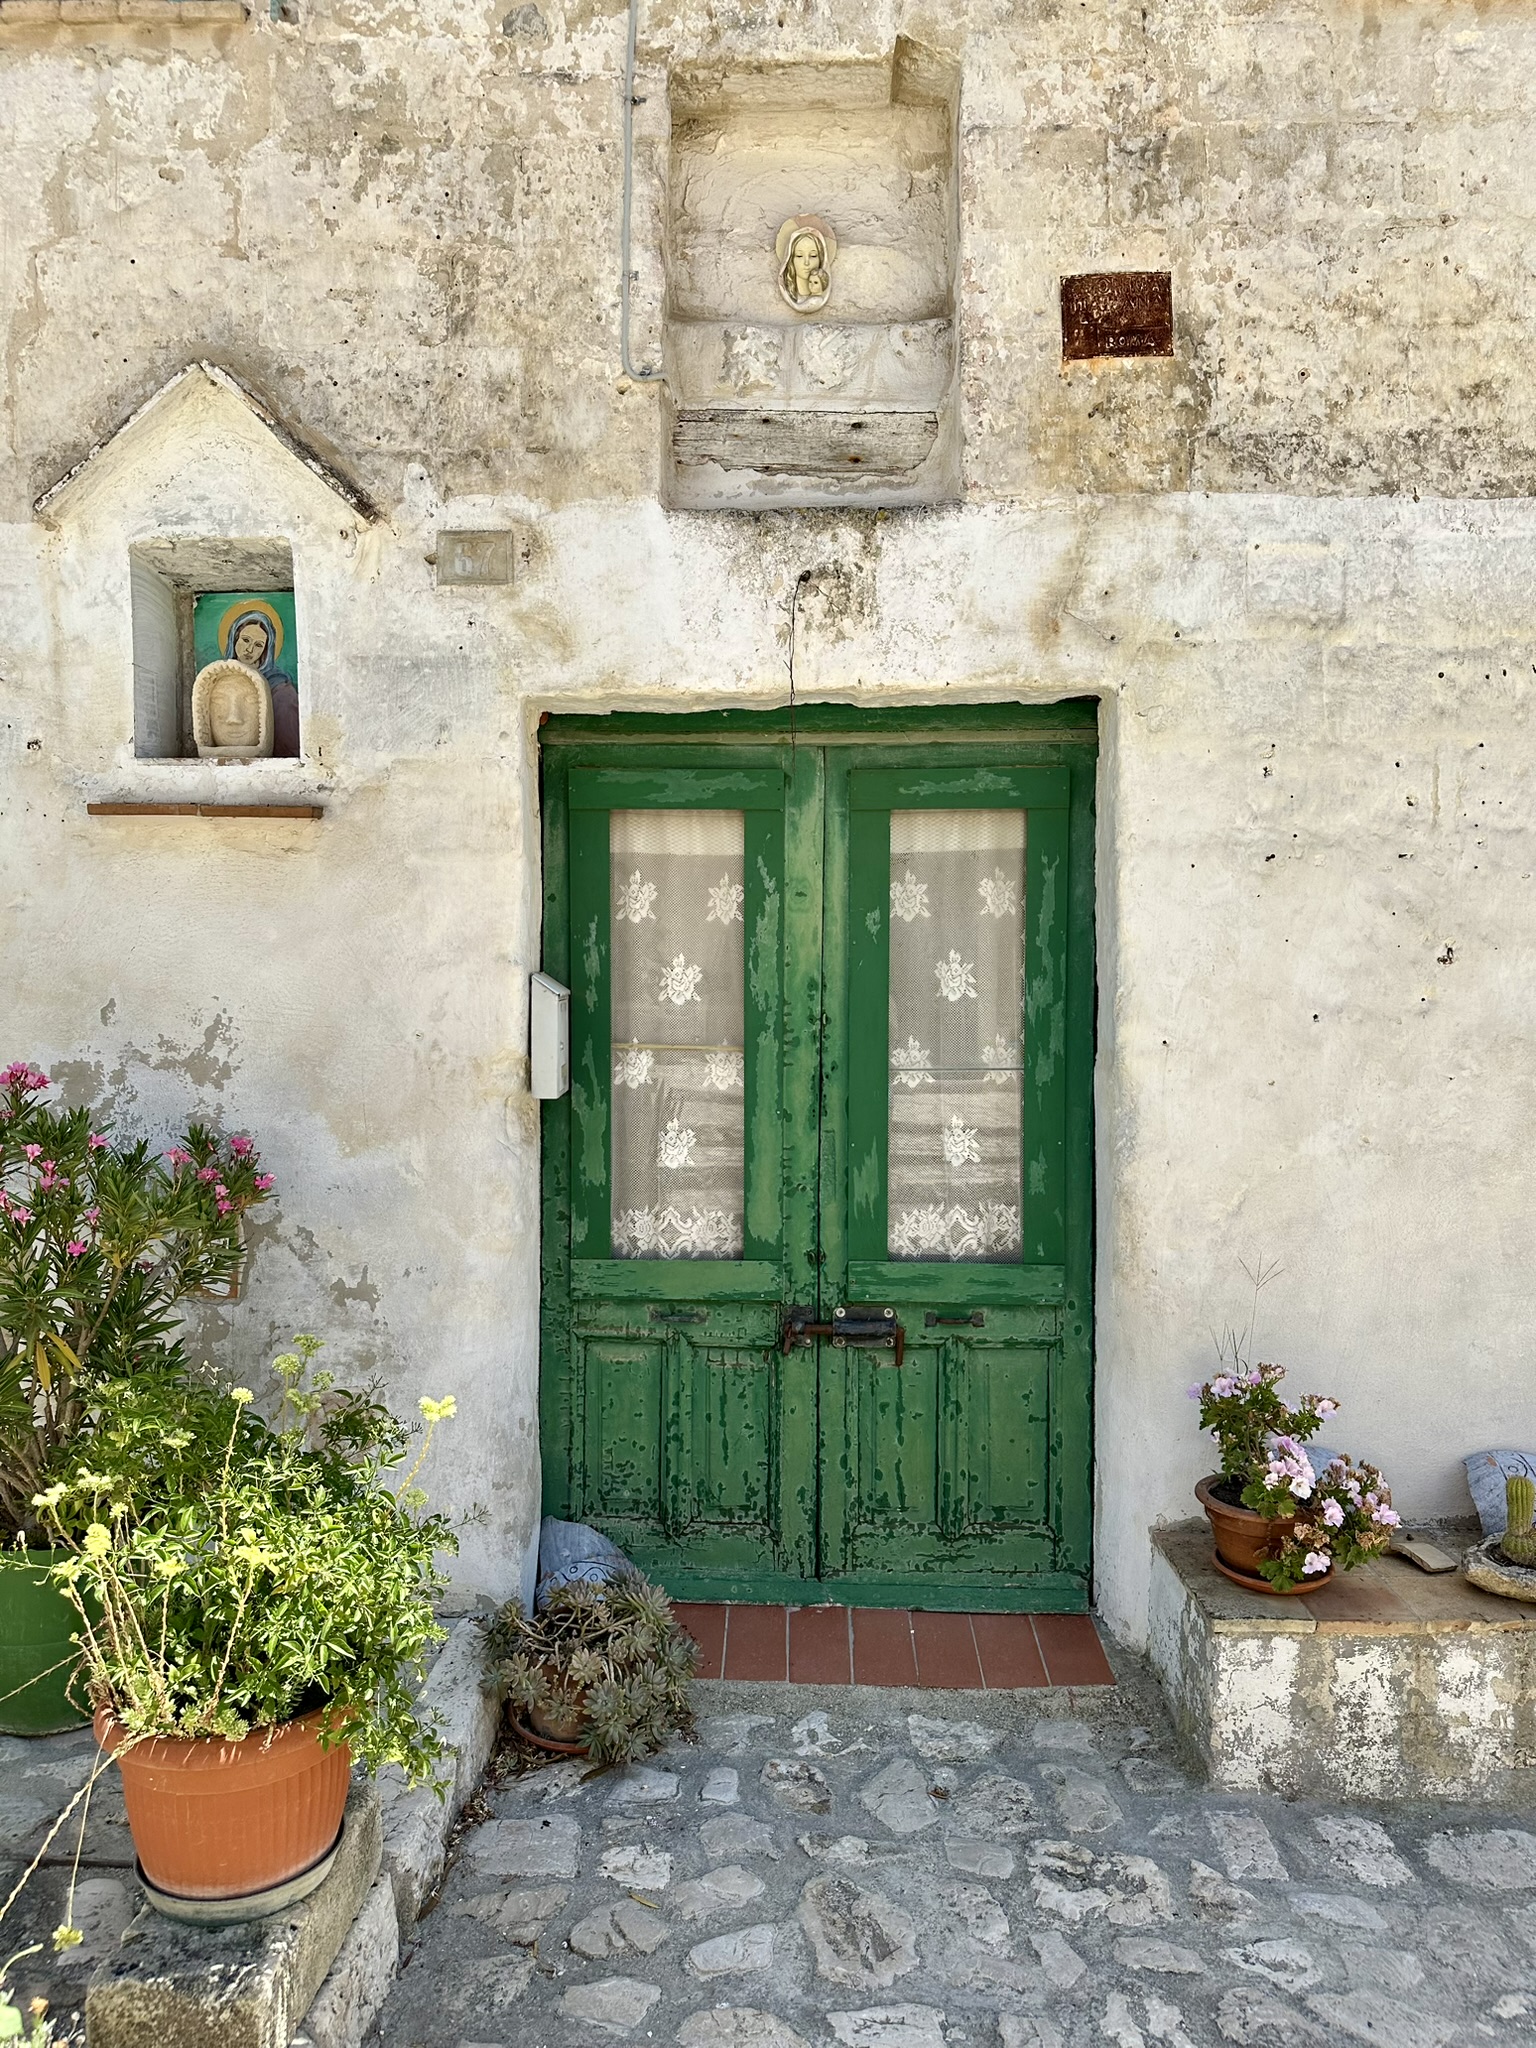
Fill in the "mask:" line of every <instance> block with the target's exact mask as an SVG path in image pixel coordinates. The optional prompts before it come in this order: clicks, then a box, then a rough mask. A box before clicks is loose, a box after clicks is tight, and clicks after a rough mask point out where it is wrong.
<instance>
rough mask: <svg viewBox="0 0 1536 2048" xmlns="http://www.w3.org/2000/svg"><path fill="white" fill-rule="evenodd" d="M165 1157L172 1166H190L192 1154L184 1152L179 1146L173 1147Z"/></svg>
mask: <svg viewBox="0 0 1536 2048" xmlns="http://www.w3.org/2000/svg"><path fill="white" fill-rule="evenodd" d="M165 1156H166V1158H167V1159H169V1161H170V1162H171V1164H172V1166H190V1165H191V1164H192V1154H191V1153H190V1152H184V1151H183V1150H182V1148H181V1147H180V1145H173V1146H172V1147H171V1149H170V1151H169V1152H167V1153H166V1155H165Z"/></svg>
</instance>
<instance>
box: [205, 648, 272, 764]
mask: <svg viewBox="0 0 1536 2048" xmlns="http://www.w3.org/2000/svg"><path fill="white" fill-rule="evenodd" d="M192 737H193V739H194V740H195V741H196V743H197V752H198V757H199V759H200V760H204V761H209V760H219V761H259V760H264V759H265V758H266V756H267V755H268V754H270V753H271V752H272V743H273V729H272V686H271V684H270V683H269V682H268V681H267V679H266V677H265V676H264V675H263V674H262V672H261V670H260V669H259V668H253V667H252V665H251V664H250V663H249V662H248V661H237V660H234V659H232V658H226V659H224V660H221V661H210V662H209V663H208V665H207V667H206V668H201V669H199V670H198V672H197V676H196V678H195V680H194V682H193V684H192Z"/></svg>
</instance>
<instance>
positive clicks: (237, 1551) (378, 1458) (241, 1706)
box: [36, 1337, 457, 1780]
mask: <svg viewBox="0 0 1536 2048" xmlns="http://www.w3.org/2000/svg"><path fill="white" fill-rule="evenodd" d="M319 1349H320V1345H319V1343H318V1341H317V1340H316V1339H314V1338H312V1337H303V1338H299V1339H296V1340H295V1349H294V1350H293V1351H292V1352H289V1353H285V1354H284V1356H283V1357H281V1358H279V1359H278V1360H276V1361H275V1370H276V1374H277V1378H278V1380H279V1382H280V1384H281V1386H282V1388H283V1396H282V1408H281V1411H280V1413H279V1416H278V1421H277V1423H276V1424H273V1423H269V1422H267V1421H266V1420H264V1419H263V1418H262V1416H261V1415H260V1414H259V1413H258V1412H257V1411H256V1406H255V1403H254V1401H253V1398H252V1395H251V1393H250V1390H249V1389H247V1388H244V1387H236V1388H234V1389H233V1390H232V1391H231V1392H229V1393H226V1394H218V1395H212V1394H211V1395H210V1396H209V1397H208V1398H209V1400H210V1401H211V1402H212V1404H213V1407H214V1409H215V1410H216V1412H217V1415H218V1418H219V1425H220V1426H219V1431H218V1435H217V1438H215V1435H214V1432H213V1431H212V1430H211V1429H208V1428H205V1427H203V1426H201V1425H199V1426H198V1427H197V1428H196V1429H195V1430H193V1431H192V1432H191V1436H192V1444H191V1446H190V1447H189V1448H185V1449H183V1451H182V1452H181V1453H179V1454H178V1456H179V1458H180V1464H179V1467H178V1477H177V1485H176V1488H175V1489H174V1491H171V1490H169V1489H167V1488H165V1487H164V1485H163V1484H162V1483H161V1482H160V1480H159V1478H158V1476H157V1473H156V1470H155V1463H156V1460H155V1455H154V1447H153V1444H152V1443H151V1442H149V1441H147V1435H148V1433H149V1432H150V1431H151V1430H152V1428H153V1426H154V1425H153V1420H152V1418H151V1417H149V1416H148V1415H141V1416H139V1417H137V1418H135V1419H133V1420H131V1421H130V1422H129V1423H128V1424H127V1425H126V1426H123V1425H119V1426H118V1427H117V1428H116V1429H115V1431H114V1432H112V1433H111V1436H110V1441H109V1442H108V1443H106V1444H105V1445H104V1444H102V1443H101V1442H98V1443H96V1444H95V1445H93V1456H92V1460H91V1463H90V1465H89V1466H82V1467H80V1468H78V1469H77V1470H76V1471H75V1472H74V1473H73V1474H72V1475H70V1477H69V1478H67V1479H66V1480H64V1481H61V1482H56V1483H55V1485H54V1486H53V1487H51V1488H48V1489H45V1490H44V1491H43V1492H41V1493H39V1494H38V1496H37V1497H36V1506H37V1509H38V1512H39V1513H40V1514H41V1515H43V1516H44V1517H45V1518H47V1519H48V1520H49V1521H50V1522H51V1523H52V1524H53V1527H54V1530H55V1532H56V1537H57V1540H58V1542H59V1543H60V1545H61V1547H67V1548H68V1549H69V1550H70V1553H71V1554H70V1556H69V1558H68V1559H67V1560H66V1561H65V1562H64V1563H62V1564H60V1565H59V1566H57V1567H56V1568H55V1575H56V1577H57V1578H58V1579H59V1581H60V1583H61V1584H62V1585H63V1586H64V1587H65V1588H66V1590H67V1591H68V1593H69V1594H70V1596H71V1598H72V1599H73V1600H74V1603H75V1606H76V1609H77V1611H78V1614H79V1619H80V1640H81V1643H82V1645H83V1649H84V1656H85V1666H86V1676H87V1682H88V1684H89V1687H90V1690H91V1694H92V1697H93V1699H94V1700H95V1701H96V1703H97V1704H98V1705H105V1706H108V1707H109V1708H110V1709H111V1711H112V1713H113V1715H114V1716H115V1718H116V1719H117V1721H118V1722H119V1723H120V1724H121V1727H122V1729H123V1731H124V1733H125V1734H126V1735H127V1736H128V1737H129V1738H130V1739H131V1738H144V1737H149V1736H159V1735H165V1736H200V1735H206V1736H222V1737H225V1738H226V1739H236V1740H238V1739H239V1738H240V1737H242V1736H244V1735H246V1734H248V1733H249V1732H250V1731H251V1730H252V1729H253V1728H258V1727H265V1726H270V1725H272V1724H275V1723H280V1722H283V1721H287V1720H291V1719H293V1718H295V1717H296V1716H297V1715H299V1714H302V1713H306V1712H309V1711H311V1710H313V1709H315V1708H317V1707H321V1706H328V1707H329V1708H331V1709H332V1712H331V1714H330V1716H329V1718H328V1722H327V1724H326V1733H325V1735H324V1736H323V1737H322V1740H323V1741H324V1742H326V1743H327V1744H329V1743H331V1742H336V1741H340V1740H343V1739H345V1740H346V1742H347V1743H349V1745H350V1746H351V1749H352V1753H353V1755H354V1756H355V1757H356V1758H357V1759H358V1760H359V1761H361V1762H363V1763H365V1764H367V1765H369V1766H370V1767H372V1768H377V1767H378V1766H379V1765H381V1764H386V1763H391V1764H397V1765H399V1766H400V1767H401V1769H402V1770H404V1771H405V1772H406V1773H407V1775H408V1776H410V1777H412V1778H413V1779H417V1780H420V1779H423V1778H427V1777H430V1775H431V1773H432V1768H433V1765H434V1763H435V1762H436V1760H437V1758H438V1756H439V1754H440V1744H439V1742H438V1740H437V1738H436V1736H435V1735H434V1733H433V1731H432V1730H431V1729H430V1728H424V1727H422V1726H421V1725H420V1724H419V1723H418V1721H417V1719H416V1716H415V1713H414V1711H413V1700H414V1694H415V1689H416V1686H417V1684H419V1682H420V1679H421V1677H422V1675H423V1673H424V1668H425V1656H426V1652H427V1650H428V1649H429V1648H430V1647H431V1645H432V1644H433V1643H435V1642H439V1641H441V1640H442V1637H443V1631H442V1629H441V1628H439V1626H438V1625H437V1622H436V1621H435V1619H434V1616H433V1598H434V1595H436V1594H437V1593H438V1592H439V1591H440V1590H441V1588H442V1586H443V1583H444V1581H443V1579H442V1577H441V1575H440V1573H439V1570H438V1562H437V1561H438V1559H439V1557H440V1556H441V1555H442V1554H443V1553H445V1552H448V1551H452V1550H454V1549H455V1548H456V1547H457V1543H456V1539H455V1537H454V1535H453V1532H452V1530H451V1529H450V1528H449V1526H448V1524H447V1522H446V1520H445V1519H444V1518H443V1517H442V1516H441V1515H435V1514H434V1515H429V1514H427V1513H425V1512H424V1509H425V1496H424V1494H423V1493H422V1492H421V1490H420V1489H419V1488H418V1487H417V1485H416V1479H417V1475H418V1474H419V1472H420V1471H421V1468H422V1465H423V1462H424V1460H425V1459H426V1456H427V1454H428V1451H429V1448H430V1446H431V1443H432V1439H433V1436H434V1434H435V1432H436V1430H437V1429H438V1428H439V1427H440V1425H441V1424H442V1423H443V1422H445V1421H448V1420H449V1419H451V1417H452V1415H453V1413H454V1402H453V1399H452V1397H451V1396H450V1397H447V1398H446V1399H444V1400H441V1401H433V1400H426V1401H423V1402H422V1403H421V1410H422V1415H423V1419H424V1422H425V1429H424V1431H423V1432H422V1440H421V1443H420V1446H419V1449H418V1452H417V1456H416V1458H415V1461H414V1463H413V1464H412V1465H411V1467H410V1470H409V1471H408V1472H406V1474H405V1475H404V1478H403V1480H401V1481H400V1482H399V1483H397V1484H391V1483H390V1479H389V1475H390V1474H391V1473H393V1472H394V1470H395V1468H397V1467H399V1466H400V1465H402V1464H403V1463H404V1461H405V1459H406V1457H407V1455H408V1452H409V1446H410V1432H409V1431H408V1430H407V1429H406V1428H405V1426H404V1425H402V1424H401V1423H399V1422H398V1421H397V1420H396V1419H395V1418H394V1417H393V1416H392V1415H391V1414H390V1413H389V1411H388V1410H387V1409H386V1408H385V1407H383V1406H382V1405H381V1404H380V1403H379V1402H377V1401H374V1400H372V1399H370V1398H369V1397H367V1396H364V1395H359V1394H355V1393H351V1392H348V1391H345V1390H342V1389H338V1388H337V1387H336V1386H335V1384H334V1381H333V1379H332V1377H331V1375H329V1374H326V1373H320V1372H312V1371H311V1369H310V1368H311V1366H312V1362H313V1358H314V1355H315V1353H316V1352H317V1351H318V1350H319ZM104 1451H105V1452H106V1453H107V1455H103V1452H104ZM194 1454H196V1455H195V1456H194ZM189 1460H191V1461H192V1462H191V1463H190V1464H189ZM76 1530H78V1531H79V1532H80V1533H79V1534H78V1535H76V1534H74V1533H72V1532H73V1531H76Z"/></svg>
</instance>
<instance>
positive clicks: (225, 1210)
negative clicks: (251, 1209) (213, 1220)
mask: <svg viewBox="0 0 1536 2048" xmlns="http://www.w3.org/2000/svg"><path fill="white" fill-rule="evenodd" d="M215 1206H216V1207H217V1209H218V1212H219V1214H220V1215H221V1216H227V1215H228V1214H229V1212H230V1210H231V1209H233V1208H234V1206H235V1205H234V1203H233V1202H219V1203H217V1204H216V1205H215Z"/></svg>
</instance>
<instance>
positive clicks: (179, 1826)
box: [96, 1707, 352, 1899]
mask: <svg viewBox="0 0 1536 2048" xmlns="http://www.w3.org/2000/svg"><path fill="white" fill-rule="evenodd" d="M327 1711H328V1710H327V1709H325V1708H323V1707H322V1708H321V1709H319V1711H318V1712H316V1713H313V1714H305V1715H303V1716H302V1717H301V1718H300V1719H299V1720H297V1721H286V1722H284V1723H283V1724H282V1725H281V1726H280V1727H277V1728H257V1729H253V1730H252V1731H251V1733H250V1734H249V1735H247V1736H246V1737H245V1739H244V1741H243V1742H224V1741H221V1740H219V1739H218V1738H217V1737H214V1736H205V1737H199V1738H196V1739H193V1740H183V1739H181V1738H173V1737H169V1736H155V1737H151V1738H150V1739H149V1740H147V1741H144V1742H138V1743H134V1744H133V1745H132V1746H131V1747H127V1746H125V1745H127V1744H128V1740H129V1738H128V1737H127V1736H126V1735H125V1734H124V1732H123V1729H122V1727H121V1725H120V1724H119V1722H118V1721H117V1719H116V1717H115V1716H114V1715H112V1714H111V1713H110V1712H109V1711H108V1710H107V1709H106V1708H102V1709H100V1710H99V1711H98V1713H97V1715H96V1740H97V1741H98V1742H99V1743H100V1744H101V1746H102V1748H103V1749H104V1750H106V1751H108V1752H109V1754H112V1755H115V1756H116V1757H117V1764H118V1769H119V1770H120V1771H121V1772H122V1774H123V1799H124V1801H125V1803H126V1804H127V1808H128V1825H129V1827H130V1828H131V1830H132V1831H133V1845H134V1847H135V1849H137V1851H138V1852H139V1863H140V1866H141V1868H142V1869H143V1872H144V1875H145V1877H146V1878H147V1879H148V1880H149V1882H150V1883H151V1884H152V1885H154V1886H155V1887H156V1889H157V1890H159V1891H162V1892H170V1893H173V1894H175V1895H176V1896H177V1897H179V1898H184V1899H239V1898H245V1897H246V1896H248V1895H249V1894H251V1893H255V1892H266V1891H270V1890H272V1889H273V1887H275V1886H277V1885H281V1884H286V1883H287V1882H288V1881H289V1879H291V1878H294V1877H297V1876H298V1875H299V1873H300V1872H301V1871H305V1870H308V1869H310V1868H311V1867H312V1866H313V1865H314V1864H316V1863H318V1862H319V1861H320V1859H321V1858H322V1857H323V1856H325V1855H326V1854H327V1852H328V1851H329V1850H330V1848H331V1846H332V1844H333V1843H334V1842H335V1840H336V1837H337V1835H338V1834H339V1832H340V1830H341V1817H342V1813H343V1810H344V1809H345V1807H346V1803H347V1788H348V1784H349V1782H350V1777H351V1769H352V1757H351V1752H350V1751H349V1750H348V1748H347V1745H346V1744H345V1743H344V1742H339V1743H337V1744H336V1745H335V1747H334V1748H332V1749H328V1750H323V1749H321V1747H320V1741H319V1730H320V1728H321V1727H322V1726H323V1725H324V1722H325V1718H326V1713H327Z"/></svg>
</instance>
